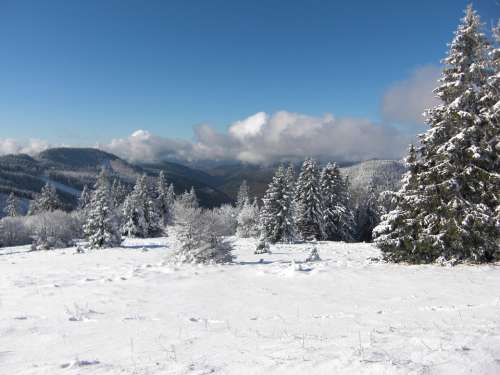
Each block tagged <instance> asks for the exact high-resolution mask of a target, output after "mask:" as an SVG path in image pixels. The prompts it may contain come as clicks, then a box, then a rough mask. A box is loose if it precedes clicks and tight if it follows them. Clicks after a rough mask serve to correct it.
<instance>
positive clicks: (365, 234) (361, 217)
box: [356, 184, 381, 242]
mask: <svg viewBox="0 0 500 375" xmlns="http://www.w3.org/2000/svg"><path fill="white" fill-rule="evenodd" d="M380 212H381V210H380V208H379V201H378V194H377V191H376V188H375V186H374V185H373V184H370V186H369V187H368V192H367V194H366V197H365V199H364V200H363V201H361V202H359V204H358V207H356V232H357V233H356V238H357V240H359V241H363V242H371V241H372V232H373V229H374V228H375V227H376V226H377V224H378V223H379V222H380Z"/></svg>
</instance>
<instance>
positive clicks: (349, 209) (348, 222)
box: [337, 176, 356, 242]
mask: <svg viewBox="0 0 500 375" xmlns="http://www.w3.org/2000/svg"><path fill="white" fill-rule="evenodd" d="M342 182H343V184H342V185H343V188H342V190H341V202H342V204H343V206H344V207H345V210H344V211H342V216H341V218H340V220H339V224H338V225H337V227H338V233H339V239H340V240H341V241H346V242H349V241H353V239H354V233H355V231H356V223H355V220H354V213H353V212H354V210H353V203H352V197H351V184H350V182H349V176H346V177H345V178H344V179H343V180H342Z"/></svg>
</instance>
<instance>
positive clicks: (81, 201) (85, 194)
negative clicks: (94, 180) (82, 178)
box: [78, 185, 92, 211]
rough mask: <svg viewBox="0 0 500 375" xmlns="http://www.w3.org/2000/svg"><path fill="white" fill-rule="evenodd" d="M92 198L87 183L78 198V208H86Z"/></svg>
mask: <svg viewBox="0 0 500 375" xmlns="http://www.w3.org/2000/svg"><path fill="white" fill-rule="evenodd" d="M91 198H92V194H91V192H90V190H89V188H88V186H87V185H85V186H84V187H83V189H82V192H81V193H80V197H79V198H78V210H82V211H84V210H86V209H87V207H88V206H89V204H90V200H91Z"/></svg>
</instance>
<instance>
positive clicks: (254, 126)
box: [229, 112, 269, 140]
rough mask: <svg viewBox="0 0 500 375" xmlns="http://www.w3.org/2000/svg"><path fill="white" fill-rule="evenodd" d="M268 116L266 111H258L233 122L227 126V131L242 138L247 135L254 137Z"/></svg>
mask: <svg viewBox="0 0 500 375" xmlns="http://www.w3.org/2000/svg"><path fill="white" fill-rule="evenodd" d="M268 117H269V116H268V115H267V113H265V112H258V113H256V114H255V115H253V116H250V117H247V118H246V119H244V120H242V121H237V122H235V123H234V124H233V125H232V126H231V127H230V128H229V133H230V134H231V135H233V136H234V137H235V138H238V139H242V140H243V139H245V138H247V137H254V136H256V135H258V134H259V133H260V131H261V129H262V127H263V126H264V125H265V124H266V122H267V121H268Z"/></svg>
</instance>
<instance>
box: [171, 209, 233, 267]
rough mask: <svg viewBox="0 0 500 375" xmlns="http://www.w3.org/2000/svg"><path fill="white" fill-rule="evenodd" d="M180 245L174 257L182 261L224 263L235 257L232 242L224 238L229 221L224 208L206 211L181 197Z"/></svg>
mask: <svg viewBox="0 0 500 375" xmlns="http://www.w3.org/2000/svg"><path fill="white" fill-rule="evenodd" d="M174 216H175V225H176V230H177V238H178V239H179V242H180V247H179V248H178V249H177V251H176V252H175V254H174V257H173V260H174V261H175V262H180V263H224V262H230V261H231V260H232V258H233V257H232V255H231V250H232V248H231V245H230V244H229V242H227V241H225V240H224V233H225V232H226V231H227V223H226V222H225V221H224V220H222V219H221V218H223V217H224V215H221V214H220V212H217V211H214V210H206V211H203V210H202V209H201V208H199V207H197V206H193V205H192V204H186V201H182V200H179V201H177V202H176V203H175V205H174Z"/></svg>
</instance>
